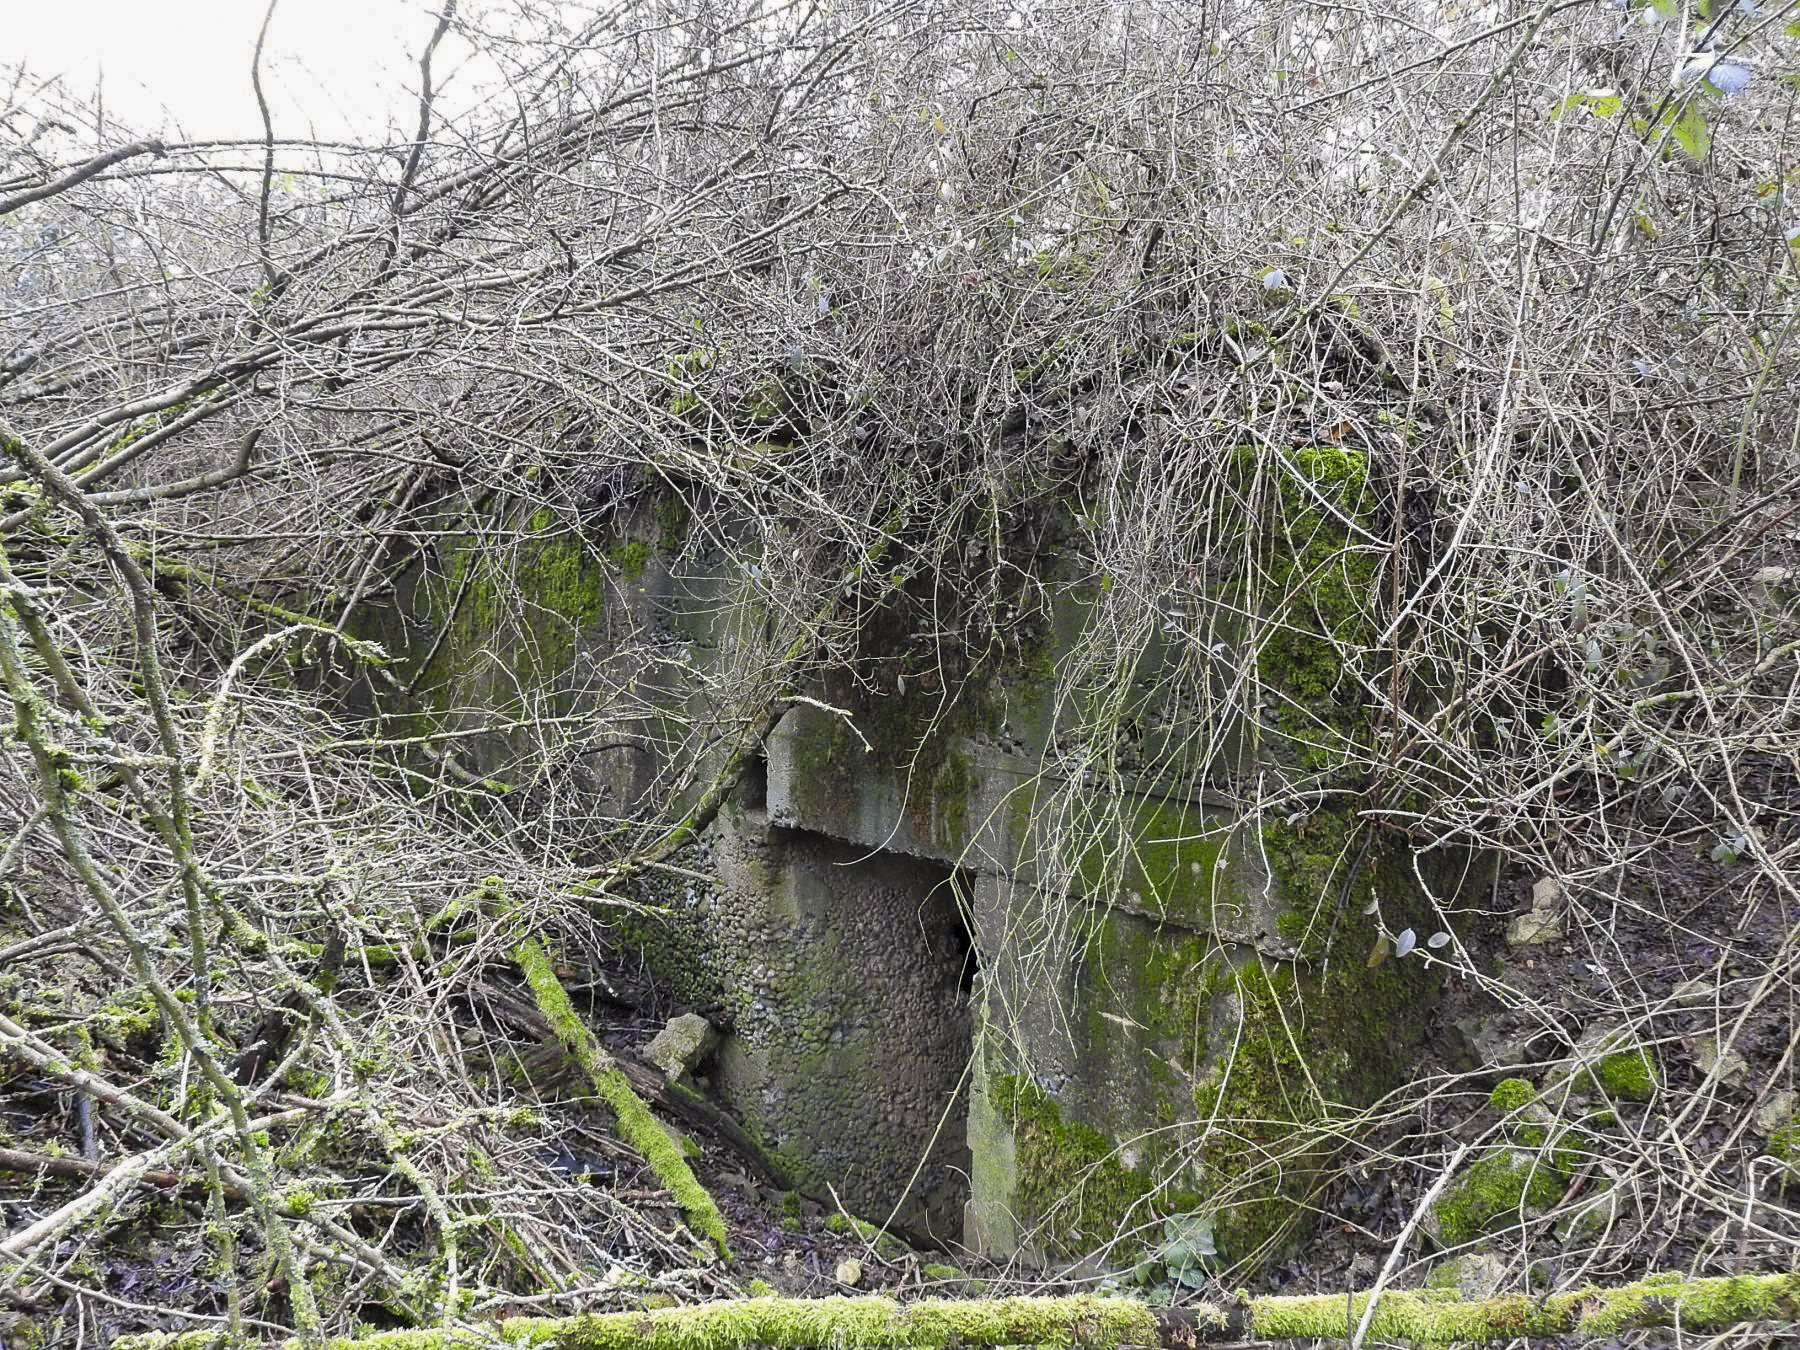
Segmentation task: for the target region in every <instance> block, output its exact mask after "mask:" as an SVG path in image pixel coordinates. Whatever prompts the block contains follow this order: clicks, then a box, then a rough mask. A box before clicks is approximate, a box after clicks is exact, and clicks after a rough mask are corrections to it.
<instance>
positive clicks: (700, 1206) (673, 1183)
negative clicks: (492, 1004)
mask: <svg viewBox="0 0 1800 1350" xmlns="http://www.w3.org/2000/svg"><path fill="white" fill-rule="evenodd" d="M513 960H515V961H517V962H518V963H519V969H520V970H522V971H524V972H525V981H526V983H527V984H529V985H530V986H531V994H532V997H533V998H535V999H536V1000H537V1005H538V1011H539V1012H541V1013H543V1015H544V1019H545V1020H546V1021H547V1022H549V1023H550V1027H551V1029H552V1030H553V1031H554V1032H555V1033H556V1036H557V1039H558V1040H560V1041H562V1043H563V1044H564V1045H565V1046H567V1047H568V1050H569V1053H570V1054H571V1055H573V1056H574V1057H575V1062H576V1063H577V1064H579V1065H580V1066H581V1070H582V1072H583V1073H584V1074H586V1075H587V1078H588V1081H589V1082H590V1083H592V1084H593V1085H594V1092H595V1093H596V1094H597V1095H598V1096H599V1097H600V1099H601V1100H602V1101H604V1102H605V1103H606V1104H607V1105H608V1106H609V1107H611V1108H612V1112H613V1115H614V1117H615V1118H616V1119H617V1120H618V1123H619V1137H620V1138H621V1139H623V1140H624V1141H625V1142H626V1143H627V1144H630V1145H631V1147H633V1148H634V1149H636V1150H637V1151H638V1152H639V1153H641V1154H643V1155H644V1158H645V1160H646V1161H647V1162H648V1163H649V1164H650V1168H651V1170H652V1171H654V1172H655V1173H656V1179H657V1180H658V1181H660V1182H662V1184H663V1186H664V1188H665V1189H667V1190H668V1192H669V1193H670V1194H671V1195H673V1196H674V1197H675V1200H676V1203H678V1204H679V1205H680V1206H681V1208H682V1210H683V1211H684V1212H685V1213H686V1214H687V1218H688V1223H689V1224H690V1225H691V1226H692V1227H693V1229H694V1231H695V1232H696V1233H698V1234H699V1235H700V1236H701V1237H703V1238H705V1239H707V1240H708V1241H709V1242H711V1243H712V1244H713V1245H714V1246H715V1247H717V1248H718V1249H719V1255H721V1256H723V1257H725V1258H727V1259H730V1256H731V1247H730V1245H729V1243H728V1242H727V1241H726V1236H725V1220H724V1219H723V1218H721V1217H720V1215H719V1207H718V1206H717V1205H716V1204H714V1203H713V1198H712V1196H710V1195H708V1194H707V1192H706V1187H704V1186H702V1185H701V1184H700V1183H699V1181H698V1180H696V1179H695V1177H694V1171H693V1169H692V1168H691V1167H689V1166H688V1163H687V1159H686V1157H684V1156H683V1155H682V1152H681V1146H680V1145H679V1144H677V1143H676V1142H675V1141H674V1140H673V1139H671V1138H670V1137H669V1136H668V1134H667V1133H666V1132H665V1131H664V1130H663V1128H662V1126H661V1125H658V1124H657V1123H656V1117H655V1116H653V1115H651V1114H650V1108H649V1107H648V1106H646V1105H644V1099H643V1098H642V1097H640V1096H638V1095H637V1093H636V1091H634V1090H633V1088H632V1086H631V1083H630V1082H629V1081H628V1080H627V1079H626V1077H625V1075H624V1074H623V1073H622V1072H621V1071H620V1069H619V1066H618V1065H616V1064H614V1063H613V1062H612V1058H611V1057H610V1056H609V1055H608V1054H607V1053H606V1051H605V1050H603V1049H601V1047H600V1042H599V1041H598V1040H597V1039H595V1036H594V1033H593V1032H591V1031H589V1030H588V1029H587V1027H586V1026H584V1025H583V1024H582V1021H581V1019H580V1018H579V1017H577V1016H576V1015H575V1007H574V1005H573V1004H571V1003H570V1002H569V994H568V991H567V990H565V989H564V988H563V987H562V981H561V980H559V979H557V978H556V971H555V969H554V968H553V967H552V966H551V964H550V956H549V954H548V953H547V952H545V950H544V948H543V944H542V943H540V942H538V941H537V939H535V938H528V939H527V940H526V941H524V942H521V943H520V944H519V946H518V947H517V949H515V950H514V952H513Z"/></svg>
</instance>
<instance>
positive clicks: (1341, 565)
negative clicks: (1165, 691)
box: [1240, 446, 1377, 772]
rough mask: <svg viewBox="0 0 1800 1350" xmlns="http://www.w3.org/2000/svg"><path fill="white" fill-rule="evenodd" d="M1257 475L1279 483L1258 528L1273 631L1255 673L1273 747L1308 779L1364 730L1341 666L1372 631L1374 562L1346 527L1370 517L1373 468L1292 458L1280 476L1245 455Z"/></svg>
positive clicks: (1351, 460)
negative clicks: (1263, 693) (1266, 700)
mask: <svg viewBox="0 0 1800 1350" xmlns="http://www.w3.org/2000/svg"><path fill="white" fill-rule="evenodd" d="M1259 468H1260V470H1261V471H1262V472H1264V473H1274V474H1275V475H1277V476H1276V478H1275V481H1274V483H1273V487H1272V490H1271V491H1269V492H1267V493H1266V494H1265V503H1266V504H1265V507H1264V513H1263V518H1262V520H1261V521H1259V522H1258V523H1257V525H1256V529H1257V530H1258V532H1259V536H1260V538H1261V539H1262V540H1263V541H1264V543H1263V545H1262V548H1261V550H1260V557H1259V558H1258V567H1259V569H1260V571H1261V574H1262V582H1261V594H1260V596H1259V597H1258V598H1257V600H1256V605H1257V609H1258V612H1259V614H1260V616H1261V618H1262V619H1263V621H1264V623H1265V624H1266V625H1267V627H1266V629H1265V631H1264V636H1263V640H1262V643H1261V646H1260V649H1259V652H1258V658H1257V673H1258V675H1259V676H1260V677H1261V680H1262V683H1263V686H1264V688H1265V690H1266V691H1268V697H1269V701H1270V703H1271V705H1272V706H1271V707H1270V709H1269V724H1268V727H1267V730H1269V731H1271V732H1272V733H1273V744H1271V745H1270V746H1269V748H1270V749H1272V750H1274V751H1275V752H1276V753H1277V754H1278V755H1279V756H1281V757H1283V758H1286V759H1288V760H1289V761H1291V762H1292V763H1293V764H1294V765H1296V766H1297V767H1299V768H1300V769H1302V770H1307V771H1314V772H1323V771H1329V770H1330V769H1332V768H1334V767H1337V766H1339V765H1341V764H1342V763H1343V762H1344V761H1345V760H1346V758H1347V757H1348V756H1349V755H1350V754H1352V753H1353V752H1354V750H1355V748H1356V745H1357V743H1358V742H1359V741H1360V739H1361V738H1362V736H1363V734H1364V731H1365V727H1364V719H1363V714H1362V709H1361V707H1360V703H1361V696H1360V693H1359V691H1358V690H1357V689H1356V688H1355V687H1354V685H1353V684H1351V683H1349V682H1347V680H1346V672H1345V660H1344V658H1345V655H1346V653H1348V652H1354V651H1357V650H1358V649H1361V648H1364V647H1366V646H1367V645H1368V643H1369V641H1370V638H1371V636H1372V632H1373V629H1372V626H1371V624H1370V619H1369V615H1370V613H1371V597H1372V596H1373V594H1374V591H1375V587H1376V576H1377V572H1376V559H1377V554H1376V553H1375V552H1374V551H1373V550H1366V549H1360V548H1358V547H1356V541H1355V536H1354V534H1353V533H1352V531H1351V529H1350V528H1349V525H1348V524H1347V522H1358V521H1362V520H1364V519H1366V518H1368V517H1369V516H1370V515H1372V513H1373V508H1374V499H1373V494H1372V492H1371V490H1370V486H1369V482H1368V462H1367V459H1366V457H1365V456H1364V455H1363V454H1362V453H1361V452H1359V451H1353V450H1346V449H1340V448H1337V447H1333V446H1313V447H1307V448H1303V449H1298V450H1294V451H1292V452H1291V453H1289V454H1287V455H1284V456H1282V457H1281V462H1280V464H1279V466H1274V467H1271V466H1270V465H1269V463H1268V461H1267V460H1266V459H1265V460H1263V461H1261V463H1260V465H1259V462H1258V459H1257V457H1256V455H1255V454H1254V453H1253V452H1250V451H1245V452H1244V453H1243V454H1242V455H1241V456H1240V471H1241V472H1242V473H1244V474H1245V475H1246V476H1249V475H1251V474H1253V473H1254V472H1256V471H1257V470H1258V469H1259Z"/></svg>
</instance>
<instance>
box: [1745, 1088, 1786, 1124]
mask: <svg viewBox="0 0 1800 1350" xmlns="http://www.w3.org/2000/svg"><path fill="white" fill-rule="evenodd" d="M1794 1101H1795V1098H1794V1094H1793V1093H1792V1092H1790V1091H1789V1090H1788V1089H1786V1088H1782V1089H1781V1090H1780V1091H1779V1092H1771V1093H1770V1094H1769V1095H1768V1097H1767V1099H1766V1100H1765V1101H1764V1102H1763V1104H1762V1105H1761V1106H1759V1107H1757V1108H1756V1114H1755V1115H1753V1116H1751V1118H1750V1123H1751V1124H1753V1125H1755V1126H1756V1130H1757V1133H1758V1134H1773V1133H1775V1131H1776V1130H1779V1129H1780V1128H1781V1127H1782V1126H1783V1125H1786V1124H1787V1123H1788V1122H1789V1121H1790V1120H1792V1119H1793V1118H1794Z"/></svg>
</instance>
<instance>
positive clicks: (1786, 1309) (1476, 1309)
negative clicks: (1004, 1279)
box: [114, 1274, 1800, 1350]
mask: <svg viewBox="0 0 1800 1350" xmlns="http://www.w3.org/2000/svg"><path fill="white" fill-rule="evenodd" d="M1369 1297H1370V1295H1369V1294H1367V1293H1360V1294H1350V1295H1339V1294H1318V1295H1301V1296H1290V1295H1278V1296H1272V1297H1267V1298H1245V1297H1241V1296H1240V1297H1239V1298H1238V1299H1237V1300H1235V1301H1232V1302H1223V1303H1202V1304H1195V1305H1193V1306H1190V1307H1185V1308H1167V1307H1152V1306H1150V1305H1148V1304H1145V1303H1140V1302H1138V1301H1137V1300H1135V1299H1127V1298H1105V1297H1101V1296H1098V1295H1094V1294H1081V1295H1076V1296H1073V1297H1064V1298H1003V1299H985V1300H980V1299H978V1300H953V1299H926V1300H921V1301H919V1302H914V1303H899V1302H897V1301H895V1300H894V1299H891V1298H883V1297H874V1296H871V1297H864V1298H841V1297H833V1298H822V1299H792V1298H754V1299H734V1300H729V1301H725V1302H719V1303H708V1304H702V1305H699V1306H696V1307H689V1308H663V1309H657V1310H653V1311H649V1312H620V1313H600V1314H586V1315H582V1316H578V1317H564V1318H545V1317H515V1318H509V1319H508V1320H506V1321H504V1322H500V1323H496V1324H493V1325H489V1326H483V1327H479V1328H477V1327H467V1328H461V1329H442V1330H420V1331H386V1332H380V1333H376V1334H371V1335H369V1336H365V1337H347V1338H343V1339H338V1340H332V1341H328V1342H326V1347H327V1350H448V1347H451V1346H457V1345H478V1344H485V1345H491V1344H493V1343H494V1342H495V1341H496V1340H498V1341H499V1342H501V1343H502V1344H506V1345H516V1346H553V1347H557V1350H743V1348H745V1347H750V1346H753V1345H763V1346H770V1347H775V1348H776V1350H849V1348H851V1347H859V1346H870V1347H881V1348H882V1350H913V1348H914V1347H918V1348H920V1350H937V1348H938V1347H944V1346H951V1345H955V1346H960V1347H966V1348H967V1350H975V1348H976V1347H986V1346H1003V1345H1066V1346H1076V1347H1081V1348H1082V1350H1113V1348H1114V1347H1123V1346H1144V1347H1156V1348H1157V1350H1190V1347H1195V1346H1200V1345H1222V1344H1227V1343H1230V1342H1242V1341H1245V1340H1263V1341H1281V1340H1305V1339H1324V1340H1334V1339H1335V1340H1347V1339H1348V1338H1349V1337H1350V1336H1351V1335H1352V1333H1353V1332H1354V1331H1355V1328H1356V1326H1357V1323H1358V1322H1359V1321H1360V1320H1361V1318H1362V1315H1363V1311H1364V1306H1365V1304H1366V1303H1367V1301H1368V1299H1369ZM1796 1320H1800V1274H1770V1275H1730V1276H1717V1277H1689V1276H1684V1275H1680V1274H1666V1275H1652V1276H1648V1277H1646V1278H1644V1279H1642V1280H1638V1281H1635V1282H1634V1283H1631V1284H1625V1285H1618V1286H1614V1287H1610V1288H1602V1287H1597V1286H1587V1287H1584V1288H1581V1289H1575V1290H1569V1291H1567V1292H1563V1293H1555V1294H1546V1295H1544V1296H1542V1297H1535V1298H1534V1297H1532V1296H1530V1295H1526V1294H1502V1295H1498V1296H1496V1297H1493V1298H1486V1299H1478V1300H1464V1299H1462V1298H1460V1297H1458V1296H1457V1295H1456V1294H1455V1293H1453V1292H1449V1291H1445V1292H1437V1291H1431V1290H1407V1291H1388V1292H1386V1293H1383V1294H1382V1295H1381V1297H1380V1301H1379V1303H1378V1305H1377V1307H1376V1310H1375V1314H1374V1316H1373V1317H1372V1318H1371V1319H1370V1321H1369V1328H1368V1334H1369V1335H1370V1336H1372V1337H1375V1338H1377V1339H1382V1340H1407V1341H1416V1342H1425V1343H1435V1344H1442V1343H1445V1342H1448V1341H1498V1340H1508V1339H1512V1338H1515V1337H1520V1336H1575V1337H1578V1338H1581V1339H1584V1340H1596V1339H1600V1338H1602V1337H1609V1336H1614V1335H1617V1334H1618V1333H1619V1332H1621V1331H1625V1330H1629V1329H1634V1328H1641V1327H1664V1326H1676V1325H1679V1326H1680V1327H1681V1328H1682V1329H1683V1330H1687V1331H1696V1332H1700V1331H1718V1330H1722V1329H1724V1328H1727V1327H1732V1326H1738V1325H1741V1324H1745V1323H1751V1322H1771V1321H1780V1322H1794V1321H1796ZM216 1334H217V1333H215V1332H212V1331H196V1332H184V1333H174V1334H171V1333H164V1332H156V1333H149V1334H144V1335H137V1336H126V1337H123V1338H121V1339H120V1340H118V1341H117V1342H115V1343H114V1348H115V1350H200V1348H201V1347H202V1346H206V1347H214V1346H217V1345H218V1341H217V1339H216ZM281 1344H282V1345H283V1347H284V1348H285V1347H293V1348H294V1350H299V1345H300V1343H299V1342H298V1341H288V1342H283V1343H281Z"/></svg>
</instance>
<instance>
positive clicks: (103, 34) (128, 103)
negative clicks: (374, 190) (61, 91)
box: [0, 0, 491, 139]
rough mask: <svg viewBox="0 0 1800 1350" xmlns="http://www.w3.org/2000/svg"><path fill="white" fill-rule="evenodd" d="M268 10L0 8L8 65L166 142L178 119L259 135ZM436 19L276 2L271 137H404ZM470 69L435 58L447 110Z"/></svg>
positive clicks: (460, 55)
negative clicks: (87, 97)
mask: <svg viewBox="0 0 1800 1350" xmlns="http://www.w3.org/2000/svg"><path fill="white" fill-rule="evenodd" d="M266 2H267V0H0V11H4V18H0V65H5V66H11V65H13V64H15V63H16V62H18V61H19V60H21V59H22V60H24V62H25V64H26V66H27V68H28V69H29V70H30V71H31V72H32V74H33V75H34V76H36V77H37V78H39V79H42V78H44V77H46V76H50V75H61V76H62V77H63V78H64V82H65V85H66V87H68V88H69V89H70V90H71V92H74V93H77V94H87V93H91V91H92V90H93V89H94V87H95V82H96V81H101V82H102V87H103V89H104V93H105V97H106V103H107V107H108V109H109V110H110V111H112V112H114V113H115V114H117V115H118V116H119V117H120V118H121V119H122V120H123V121H125V122H127V123H129V124H132V125H133V127H134V129H135V130H139V131H144V132H158V131H160V132H163V133H165V134H172V133H173V132H174V131H175V121H176V120H178V121H179V122H180V123H181V124H182V127H183V129H184V130H185V132H186V133H187V135H188V136H189V137H192V138H196V139H198V138H203V137H219V136H260V135H261V134H262V123H261V120H260V117H259V115H258V113H257V110H256V100H255V96H254V95H253V94H252V92H251V88H250V58H251V53H252V52H253V50H254V49H255V45H256V30H257V28H258V27H259V26H260V25H261V23H262V17H263V11H264V9H265V7H266ZM437 9H438V5H436V4H432V3H427V0H279V3H278V4H277V5H276V8H275V18H274V22H273V23H272V25H271V26H270V29H269V40H268V44H267V45H266V47H265V49H264V53H263V88H264V90H265V91H266V92H267V93H268V95H269V102H270V110H271V112H272V113H273V115H274V121H275V133H276V135H277V136H318V137H321V138H338V137H343V136H345V135H355V136H358V137H370V136H378V135H380V134H381V133H382V132H383V131H384V130H385V129H386V127H387V126H388V125H389V121H390V119H392V118H396V117H397V118H398V121H399V122H400V124H401V125H404V126H406V127H408V129H409V134H410V128H411V126H412V125H413V123H414V119H415V117H416V112H415V111H413V110H412V108H413V106H414V100H415V99H416V97H417V87H418V56H419V52H420V51H421V50H422V49H423V48H424V45H425V42H426V41H427V39H428V38H429V37H430V35H431V31H432V29H433V27H434V26H435V23H436V13H437ZM469 58H470V51H469V48H468V47H467V45H466V44H464V43H462V42H460V41H458V40H457V39H456V38H455V37H454V35H447V36H446V37H445V40H444V41H443V42H442V43H441V44H440V45H439V47H438V50H437V53H436V55H435V56H434V58H433V63H432V72H433V79H434V83H437V84H439V85H440V86H443V85H444V83H445V81H446V80H448V81H449V82H450V83H449V87H448V89H447V90H446V96H445V97H446V102H447V103H449V104H451V105H454V104H456V103H457V102H460V101H461V100H459V99H458V98H457V93H458V91H459V88H461V89H466V88H467V86H468V85H469V84H470V83H471V76H472V74H473V72H472V70H471V69H470V68H469V66H468V64H467V63H468V61H469ZM488 69H490V70H491V67H490V68H488ZM459 75H460V78H458V77H459ZM165 109H167V110H168V111H167V112H165V111H164V110H165ZM170 113H172V114H173V120H172V119H171V117H170V115H169V114H170Z"/></svg>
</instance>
